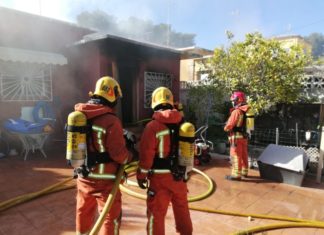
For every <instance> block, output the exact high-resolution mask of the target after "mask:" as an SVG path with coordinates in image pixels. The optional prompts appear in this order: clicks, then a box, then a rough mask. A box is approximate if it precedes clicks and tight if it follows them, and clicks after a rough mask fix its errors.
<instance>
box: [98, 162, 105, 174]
mask: <svg viewBox="0 0 324 235" xmlns="http://www.w3.org/2000/svg"><path fill="white" fill-rule="evenodd" d="M98 172H99V174H103V173H104V172H105V164H103V163H101V164H99V169H98Z"/></svg>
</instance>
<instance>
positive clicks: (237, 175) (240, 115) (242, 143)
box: [224, 91, 249, 180]
mask: <svg viewBox="0 0 324 235" xmlns="http://www.w3.org/2000/svg"><path fill="white" fill-rule="evenodd" d="M231 102H232V104H233V108H232V109H231V110H230V117H229V118H228V120H227V122H226V125H225V127H224V131H226V132H228V139H229V143H230V157H231V163H232V169H231V175H226V176H225V179H227V180H241V177H247V175H248V134H247V130H246V112H247V111H248V110H249V106H248V105H247V104H246V98H245V94H244V93H243V92H241V91H235V92H233V94H232V96H231Z"/></svg>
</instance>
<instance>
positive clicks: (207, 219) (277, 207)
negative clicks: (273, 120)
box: [0, 149, 324, 235]
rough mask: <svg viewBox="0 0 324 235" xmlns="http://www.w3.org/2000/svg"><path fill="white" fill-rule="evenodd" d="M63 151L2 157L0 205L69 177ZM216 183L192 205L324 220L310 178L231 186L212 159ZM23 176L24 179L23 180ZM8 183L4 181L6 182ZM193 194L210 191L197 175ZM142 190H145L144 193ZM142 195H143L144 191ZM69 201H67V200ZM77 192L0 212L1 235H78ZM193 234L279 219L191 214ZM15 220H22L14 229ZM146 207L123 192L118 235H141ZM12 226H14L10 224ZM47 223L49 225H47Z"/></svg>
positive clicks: (224, 164)
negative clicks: (299, 184) (299, 183)
mask: <svg viewBox="0 0 324 235" xmlns="http://www.w3.org/2000/svg"><path fill="white" fill-rule="evenodd" d="M64 159H65V157H64V151H63V150H62V149H61V150H60V151H59V152H57V151H55V149H54V150H53V149H52V150H51V151H48V158H47V159H44V158H43V157H42V156H40V155H38V154H35V155H31V156H29V157H28V160H27V161H23V160H22V157H19V156H16V157H12V158H11V157H10V159H9V158H8V159H2V160H1V162H0V170H1V171H2V175H3V178H1V179H0V183H1V185H2V187H1V189H0V201H4V200H5V199H9V198H13V197H15V196H18V195H23V194H24V193H27V192H32V191H35V190H40V189H43V188H45V187H47V186H49V185H52V184H54V183H57V182H59V181H61V180H64V179H66V178H67V177H70V176H71V169H70V168H69V167H67V166H66V163H65V160H64ZM199 169H201V170H202V171H203V172H205V173H206V174H208V175H209V176H210V177H211V178H212V179H213V180H214V181H215V183H216V186H217V188H216V191H215V192H214V193H213V194H212V195H211V196H210V197H209V198H207V199H204V200H202V201H196V202H194V203H191V205H193V206H196V207H203V208H209V209H215V210H224V211H225V212H226V211H228V212H241V213H253V214H269V215H281V216H290V217H298V218H310V219H317V220H324V213H323V211H324V201H323V196H324V190H323V189H324V187H323V184H316V183H314V179H312V178H307V179H306V180H305V182H304V184H303V186H304V187H297V186H291V185H287V184H280V183H276V182H271V181H265V180H263V179H260V178H259V172H258V171H257V170H250V172H249V175H251V176H253V177H251V178H249V179H248V180H246V181H242V182H230V181H227V180H225V179H224V175H226V174H229V172H230V167H229V163H228V161H226V160H223V159H222V160H221V159H216V158H213V160H212V162H211V163H210V164H209V165H208V166H204V167H200V168H199ZM22 175H24V178H21V176H22ZM4 179H5V180H4ZM188 184H189V191H190V192H189V193H190V195H198V194H200V193H202V192H204V191H205V190H206V189H207V185H206V183H205V180H204V179H203V178H202V177H201V176H196V177H195V178H193V180H191V181H189V183H188ZM140 192H143V191H140ZM143 193H144V192H143ZM67 199H68V200H67ZM74 217H75V189H70V190H65V191H61V192H57V193H54V194H50V195H47V196H43V197H40V198H37V199H34V200H32V201H30V202H28V203H24V204H21V205H17V206H15V207H13V208H11V209H8V210H6V211H3V212H2V213H0V224H1V226H0V234H6V235H7V234H13V235H17V234H22V233H21V231H24V232H26V231H27V234H33V235H43V234H46V235H52V234H53V235H58V234H59V235H70V234H71V235H72V234H75V232H74V227H75V221H74ZM191 217H192V221H193V225H194V234H195V235H200V234H201V235H204V234H216V235H217V234H220V235H223V234H231V233H233V232H235V231H239V230H243V229H247V228H251V227H253V226H258V225H265V224H273V223H279V222H280V221H274V220H264V219H257V218H256V219H254V220H253V221H249V220H248V219H247V218H246V217H235V216H229V215H222V214H215V213H205V212H198V211H191ZM16 221H20V222H19V223H17V225H16ZM146 221H147V219H146V203H145V201H144V200H140V199H137V198H133V197H131V196H129V195H127V194H125V193H123V219H122V225H121V231H120V234H122V235H124V234H125V235H126V234H135V235H136V234H138V235H139V234H141V235H142V234H143V233H145V232H144V231H145V226H146ZM12 224H14V225H15V226H12ZM44 224H46V225H47V226H44ZM24 234H26V233H24ZM166 234H168V235H169V234H170V235H173V234H176V232H175V227H174V218H173V214H172V210H171V207H170V209H169V211H168V214H167V217H166ZM267 234H324V231H323V230H320V229H293V230H290V229H281V230H275V231H268V232H267Z"/></svg>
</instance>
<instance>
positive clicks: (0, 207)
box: [0, 162, 324, 235]
mask: <svg viewBox="0 0 324 235" xmlns="http://www.w3.org/2000/svg"><path fill="white" fill-rule="evenodd" d="M136 169H137V162H135V163H131V164H129V165H126V166H125V167H123V166H121V167H120V168H119V170H118V173H117V177H116V183H115V185H114V187H113V189H112V192H111V194H110V195H109V197H108V199H107V202H106V204H105V206H104V209H103V211H102V213H101V214H100V216H99V218H98V220H97V221H96V224H95V226H94V227H93V229H92V231H91V233H90V234H91V235H93V234H97V233H98V231H99V229H100V227H101V225H102V223H103V218H104V217H105V214H107V213H108V212H109V210H110V208H111V205H112V202H113V200H114V197H115V194H116V192H117V189H118V185H119V183H120V180H121V178H122V176H123V173H124V171H125V172H126V173H131V172H134V171H136ZM193 170H194V171H195V172H196V173H198V174H201V175H202V176H203V177H204V179H206V181H207V184H208V185H209V187H208V190H207V191H206V192H205V193H203V194H201V195H198V196H194V197H189V198H188V201H190V202H193V201H198V200H202V199H205V198H207V197H208V196H210V195H211V194H212V193H213V191H214V189H215V185H214V183H213V181H212V180H211V179H210V178H209V177H208V176H207V175H206V174H205V173H203V172H201V171H199V170H198V169H195V168H194V169H193ZM71 180H72V178H68V179H66V180H64V181H62V182H59V183H56V184H54V185H52V186H49V187H46V188H45V189H42V190H40V191H38V192H34V193H29V194H26V195H21V196H18V197H16V198H13V199H9V200H7V201H4V202H1V203H0V212H2V211H4V210H7V209H9V208H11V207H13V206H15V205H18V204H21V203H23V202H26V201H29V200H32V199H34V198H37V197H40V196H43V195H46V194H49V193H53V192H58V191H61V190H66V189H70V188H73V187H75V185H74V184H71V185H66V184H67V183H69V182H70V181H71ZM128 184H129V185H137V183H135V182H132V181H129V180H128ZM119 186H120V189H121V191H123V192H125V193H127V194H129V195H131V196H134V197H136V198H139V199H145V198H146V196H145V195H143V194H140V193H137V192H134V191H132V190H130V189H128V188H126V187H125V186H123V185H119ZM189 208H190V209H191V210H196V211H201V212H207V213H217V214H223V215H230V216H241V217H252V218H260V219H270V220H280V221H288V222H289V223H276V224H270V225H262V226H257V227H252V228H249V229H246V230H242V231H237V232H235V233H233V235H243V234H244V235H246V234H254V233H260V232H264V231H269V230H275V229H283V228H294V227H303V228H321V229H323V228H324V222H322V221H316V220H307V219H298V218H291V217H285V216H270V215H260V214H244V213H238V212H229V211H221V210H213V209H209V208H199V207H194V206H189Z"/></svg>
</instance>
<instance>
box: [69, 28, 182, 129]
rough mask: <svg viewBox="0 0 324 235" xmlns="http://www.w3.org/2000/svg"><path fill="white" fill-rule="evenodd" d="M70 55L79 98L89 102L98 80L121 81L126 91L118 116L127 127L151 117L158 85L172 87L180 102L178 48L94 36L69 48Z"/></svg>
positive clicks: (110, 36) (101, 35) (84, 38)
mask: <svg viewBox="0 0 324 235" xmlns="http://www.w3.org/2000/svg"><path fill="white" fill-rule="evenodd" d="M69 55H70V56H69V61H70V66H71V73H73V76H74V77H75V78H77V79H75V80H74V82H76V83H75V86H76V87H78V89H75V91H82V92H81V94H82V95H83V96H82V95H81V96H80V94H75V95H76V96H78V97H83V99H86V97H85V95H87V94H88V92H89V88H91V89H93V87H94V85H95V82H96V80H97V79H98V77H101V76H105V75H108V76H113V77H114V78H116V80H118V81H119V83H120V86H121V88H122V92H123V98H122V100H121V107H119V115H120V116H121V117H122V120H123V123H125V124H127V123H134V122H137V121H139V120H142V119H146V118H148V117H150V116H151V114H152V110H151V107H150V102H151V101H150V100H151V94H152V92H153V90H154V89H155V88H157V87H159V86H166V87H168V88H170V89H171V90H172V91H173V94H174V99H175V100H178V99H179V68H180V55H181V54H180V52H179V51H177V50H175V49H171V48H167V47H162V46H158V45H154V44H148V43H143V42H139V41H134V40H130V39H126V38H121V37H117V36H113V35H107V34H100V33H95V34H90V35H86V36H84V37H83V38H82V39H81V40H80V41H77V42H75V43H74V44H73V45H72V46H70V47H69ZM80 80H81V81H83V82H82V83H79V82H78V81H80ZM79 100H80V99H79Z"/></svg>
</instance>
